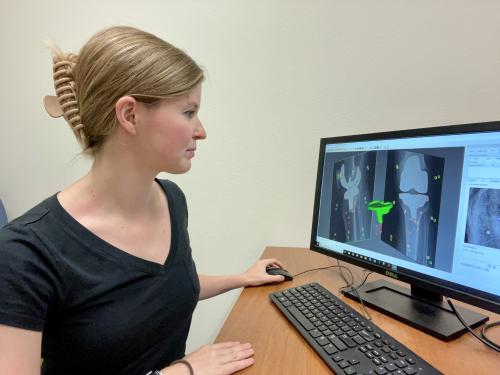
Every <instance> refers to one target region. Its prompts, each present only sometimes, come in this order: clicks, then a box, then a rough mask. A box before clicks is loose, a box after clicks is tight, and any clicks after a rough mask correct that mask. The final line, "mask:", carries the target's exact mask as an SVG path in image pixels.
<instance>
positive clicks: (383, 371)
mask: <svg viewBox="0 0 500 375" xmlns="http://www.w3.org/2000/svg"><path fill="white" fill-rule="evenodd" d="M375 374H377V375H385V374H387V370H386V369H385V368H383V367H377V368H376V369H375Z"/></svg>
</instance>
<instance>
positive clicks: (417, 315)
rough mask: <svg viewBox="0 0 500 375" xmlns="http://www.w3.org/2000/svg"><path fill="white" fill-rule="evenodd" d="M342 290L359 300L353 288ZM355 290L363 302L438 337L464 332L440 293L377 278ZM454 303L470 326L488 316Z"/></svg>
mask: <svg viewBox="0 0 500 375" xmlns="http://www.w3.org/2000/svg"><path fill="white" fill-rule="evenodd" d="M343 293H344V294H345V295H346V296H347V297H349V298H352V299H354V300H356V301H358V302H359V299H358V296H357V295H356V293H355V292H354V291H352V290H351V291H349V290H347V291H345V292H343ZM358 293H359V295H360V296H361V298H362V299H363V302H364V303H365V305H367V306H370V307H372V308H374V309H376V310H379V311H381V312H383V313H384V314H387V315H390V316H392V317H393V318H395V319H398V320H400V321H402V322H405V323H407V324H409V325H411V326H413V327H415V328H417V329H419V330H421V331H424V332H426V333H428V334H430V335H432V336H435V337H437V338H439V339H441V340H444V341H450V340H453V339H455V338H457V337H459V336H460V335H462V334H463V333H465V332H467V329H466V328H465V327H464V326H463V325H462V323H460V321H459V320H458V318H457V317H456V316H455V314H454V313H453V311H452V310H451V308H450V306H449V305H448V304H447V303H446V302H444V301H443V300H442V297H441V296H440V295H439V294H433V293H429V292H428V291H426V290H423V289H419V288H416V287H415V286H414V285H412V289H411V290H410V289H408V288H405V287H403V286H400V285H397V284H394V283H391V282H389V281H387V280H376V281H373V282H370V283H366V284H365V285H363V286H361V287H360V288H359V289H358ZM455 307H456V309H457V311H458V312H459V313H460V315H461V316H462V318H463V319H464V320H465V322H467V323H468V324H469V326H470V327H471V328H475V327H478V326H480V325H481V324H483V323H485V322H486V321H487V320H488V317H487V316H485V315H482V314H479V313H477V312H475V311H471V310H468V309H465V308H463V307H461V306H456V305H455Z"/></svg>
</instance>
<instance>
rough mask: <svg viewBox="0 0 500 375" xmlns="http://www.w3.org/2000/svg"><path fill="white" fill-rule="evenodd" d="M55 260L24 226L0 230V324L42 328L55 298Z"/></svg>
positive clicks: (36, 329)
mask: <svg viewBox="0 0 500 375" xmlns="http://www.w3.org/2000/svg"><path fill="white" fill-rule="evenodd" d="M55 266H56V265H55V261H54V259H53V257H52V256H51V254H50V253H49V251H48V250H47V249H46V248H45V246H44V245H43V243H42V242H41V241H39V240H38V239H37V237H36V235H35V234H34V233H32V232H31V233H30V231H29V229H27V228H16V227H4V228H3V229H2V230H0V324H4V325H8V326H13V327H18V328H24V329H29V330H33V331H43V327H44V325H45V321H46V319H47V314H48V312H49V309H50V308H51V307H52V306H54V303H55V301H56V299H57V293H56V291H57V289H58V288H57V285H58V277H57V271H56V267H55Z"/></svg>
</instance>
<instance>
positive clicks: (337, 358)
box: [332, 355, 344, 362]
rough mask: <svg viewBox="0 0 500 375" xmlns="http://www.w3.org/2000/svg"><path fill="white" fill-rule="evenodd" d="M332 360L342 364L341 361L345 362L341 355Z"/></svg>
mask: <svg viewBox="0 0 500 375" xmlns="http://www.w3.org/2000/svg"><path fill="white" fill-rule="evenodd" d="M332 359H333V360H334V361H335V362H340V361H343V360H344V357H342V356H341V355H335V356H333V357H332Z"/></svg>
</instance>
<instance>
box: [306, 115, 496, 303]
mask: <svg viewBox="0 0 500 375" xmlns="http://www.w3.org/2000/svg"><path fill="white" fill-rule="evenodd" d="M311 249H312V250H316V251H319V252H322V253H324V254H327V255H331V256H334V257H337V258H339V259H342V260H346V261H349V262H352V263H355V264H358V265H361V266H362V267H365V268H369V269H371V270H375V271H378V272H380V273H383V274H386V275H388V276H391V277H393V278H398V279H400V280H403V281H407V282H409V283H411V284H412V285H418V286H419V287H422V288H424V289H426V288H427V289H429V290H433V291H437V292H439V293H441V294H444V295H448V296H451V297H454V298H457V299H461V300H464V301H466V302H468V303H471V304H475V305H478V306H480V307H482V308H486V309H489V310H492V311H495V312H499V311H500V122H489V123H479V124H465V125H454V126H444V127H434V128H423V129H413V130H403V131H396V132H384V133H372V134H364V135H356V136H343V137H335V138H324V139H322V140H321V144H320V155H319V167H318V175H317V186H316V197H315V205H314V214H313V228H312V235H311Z"/></svg>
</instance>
